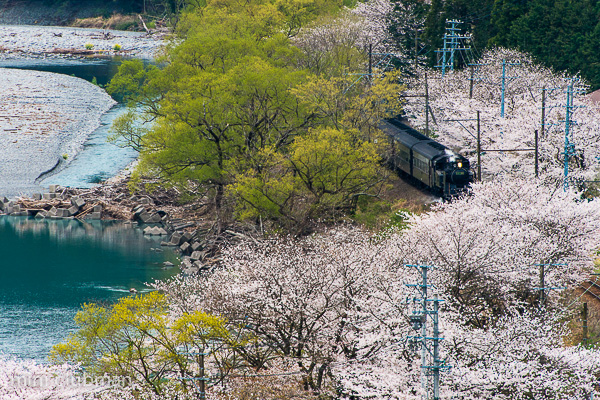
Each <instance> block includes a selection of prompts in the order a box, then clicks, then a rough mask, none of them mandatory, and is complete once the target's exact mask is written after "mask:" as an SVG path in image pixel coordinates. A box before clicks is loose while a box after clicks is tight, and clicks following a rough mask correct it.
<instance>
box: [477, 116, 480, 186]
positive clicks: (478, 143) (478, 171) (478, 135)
mask: <svg viewBox="0 0 600 400" xmlns="http://www.w3.org/2000/svg"><path fill="white" fill-rule="evenodd" d="M480 122H481V119H480V112H479V111H477V180H478V181H479V182H481V123H480Z"/></svg>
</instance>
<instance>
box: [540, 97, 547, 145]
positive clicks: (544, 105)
mask: <svg viewBox="0 0 600 400" xmlns="http://www.w3.org/2000/svg"><path fill="white" fill-rule="evenodd" d="M545 126H546V88H545V87H544V88H543V89H542V127H541V129H542V132H541V134H542V137H544V133H545Z"/></svg>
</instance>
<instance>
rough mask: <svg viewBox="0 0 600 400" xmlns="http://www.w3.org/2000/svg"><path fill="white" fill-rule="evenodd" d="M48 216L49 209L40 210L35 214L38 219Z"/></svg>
mask: <svg viewBox="0 0 600 400" xmlns="http://www.w3.org/2000/svg"><path fill="white" fill-rule="evenodd" d="M47 216H48V211H46V210H42V211H39V212H38V213H37V214H35V218H36V219H43V218H46V217H47Z"/></svg>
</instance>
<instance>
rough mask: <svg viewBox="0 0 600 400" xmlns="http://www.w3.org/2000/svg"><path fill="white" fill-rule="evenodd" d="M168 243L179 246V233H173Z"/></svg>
mask: <svg viewBox="0 0 600 400" xmlns="http://www.w3.org/2000/svg"><path fill="white" fill-rule="evenodd" d="M170 242H171V243H172V244H173V245H175V246H179V245H180V244H181V243H182V240H181V234H180V233H179V232H173V234H172V235H171V241H170Z"/></svg>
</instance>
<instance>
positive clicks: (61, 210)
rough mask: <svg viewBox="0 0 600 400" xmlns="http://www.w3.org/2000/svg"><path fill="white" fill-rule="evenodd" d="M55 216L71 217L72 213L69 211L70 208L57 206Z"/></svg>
mask: <svg viewBox="0 0 600 400" xmlns="http://www.w3.org/2000/svg"><path fill="white" fill-rule="evenodd" d="M55 216H57V217H60V218H66V217H70V216H71V213H70V212H69V210H67V209H65V208H57V209H56V214H55Z"/></svg>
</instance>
